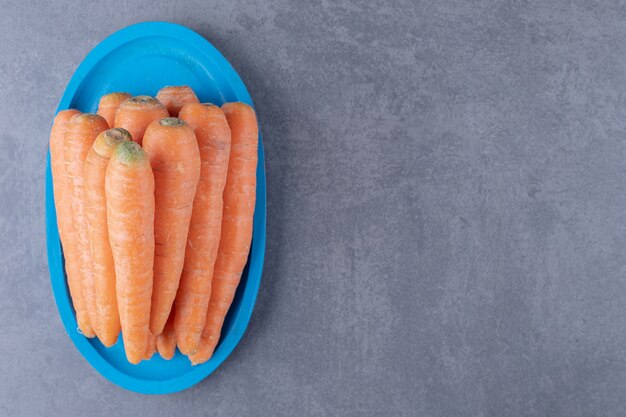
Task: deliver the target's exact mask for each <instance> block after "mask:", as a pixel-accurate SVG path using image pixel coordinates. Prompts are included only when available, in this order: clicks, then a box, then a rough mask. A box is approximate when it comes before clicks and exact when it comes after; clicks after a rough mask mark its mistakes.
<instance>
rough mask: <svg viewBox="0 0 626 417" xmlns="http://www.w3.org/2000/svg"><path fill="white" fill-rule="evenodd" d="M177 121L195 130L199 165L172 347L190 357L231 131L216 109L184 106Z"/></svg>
mask: <svg viewBox="0 0 626 417" xmlns="http://www.w3.org/2000/svg"><path fill="white" fill-rule="evenodd" d="M180 118H181V119H183V120H185V121H186V122H187V123H189V125H190V126H191V127H193V128H194V131H195V133H196V138H197V140H198V146H199V148H200V160H201V161H202V168H201V170H200V180H199V181H198V188H197V191H196V197H195V198H194V200H193V211H192V214H191V224H190V226H189V236H188V238H187V248H186V250H185V264H184V267H183V273H182V275H181V278H180V285H179V288H178V293H177V294H176V301H175V303H176V311H177V313H176V321H175V322H174V328H175V329H176V342H177V343H178V348H179V349H180V351H181V352H182V353H183V354H185V355H189V354H193V353H195V352H196V351H197V349H198V345H199V343H200V338H201V336H202V330H203V329H204V323H205V321H206V311H207V307H208V305H209V297H210V294H211V278H212V276H213V265H214V264H215V257H216V256H217V248H218V245H219V240H220V230H221V226H222V194H223V192H224V184H225V183H226V174H227V172H228V157H229V154H230V128H229V127H228V121H227V120H226V117H225V116H224V112H223V111H222V109H221V108H219V107H218V106H213V105H205V104H200V103H192V104H186V105H185V106H184V107H183V109H182V110H181V112H180Z"/></svg>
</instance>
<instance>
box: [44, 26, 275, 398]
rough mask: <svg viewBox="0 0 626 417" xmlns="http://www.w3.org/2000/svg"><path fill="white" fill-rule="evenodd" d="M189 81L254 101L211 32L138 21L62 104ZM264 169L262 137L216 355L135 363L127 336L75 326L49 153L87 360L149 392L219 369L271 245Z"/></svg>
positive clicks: (93, 104)
mask: <svg viewBox="0 0 626 417" xmlns="http://www.w3.org/2000/svg"><path fill="white" fill-rule="evenodd" d="M183 84H185V85H189V86H191V87H192V88H193V89H194V91H195V92H196V94H197V95H198V97H199V99H200V101H202V102H212V103H215V104H218V105H221V104H222V103H224V102H228V101H243V102H246V103H248V104H252V100H251V98H250V94H249V93H248V90H247V89H246V87H245V85H244V84H243V82H242V81H241V79H240V78H239V75H238V74H237V72H236V71H235V70H234V69H233V67H232V66H231V65H230V64H229V63H228V61H227V60H226V59H225V58H224V57H223V56H222V55H221V54H220V53H219V52H218V51H217V49H215V48H214V47H213V46H212V45H211V44H210V43H209V42H208V41H207V40H206V39H204V38H203V37H201V36H200V35H198V34H197V33H195V32H193V31H192V30H189V29H187V28H185V27H183V26H179V25H175V24H171V23H161V22H159V23H157V22H150V23H140V24H137V25H133V26H129V27H127V28H125V29H122V30H120V31H118V32H116V33H114V34H113V35H111V36H109V37H108V38H106V39H105V40H104V41H102V42H101V43H100V44H99V45H97V46H96V47H95V48H94V49H93V50H92V51H91V52H90V53H89V55H87V57H86V58H85V60H84V61H83V62H82V63H81V64H80V66H79V67H78V69H77V70H76V72H75V73H74V76H73V77H72V79H71V80H70V82H69V85H68V86H67V88H66V89H65V93H64V94H63V98H62V99H61V103H60V104H59V108H58V109H57V111H60V110H63V109H68V108H75V109H78V110H81V111H83V112H95V111H96V108H97V105H98V100H99V98H100V96H102V95H103V94H106V93H110V92H113V91H127V92H129V93H131V94H133V95H139V94H148V95H152V96H154V95H156V93H157V91H158V90H159V89H160V88H161V87H162V86H164V85H183ZM265 211H266V210H265V168H264V159H263V144H262V142H261V138H260V137H259V165H258V170H257V200H256V207H255V212H254V232H253V239H252V248H251V251H250V258H249V260H248V265H247V266H246V270H245V271H244V273H243V276H242V279H241V284H240V285H239V289H238V290H237V294H236V296H235V300H234V302H233V305H232V306H231V308H230V311H229V313H228V316H227V317H226V321H225V324H224V328H223V331H222V339H221V341H220V343H219V345H218V347H217V349H216V351H215V354H214V355H213V358H212V359H211V360H210V361H208V362H206V363H204V364H202V365H197V366H191V364H190V362H189V360H188V359H187V358H186V357H185V356H183V355H181V354H180V352H178V351H177V352H176V356H175V357H174V358H173V359H172V360H171V361H166V360H163V359H162V358H161V357H160V356H159V355H158V354H155V355H154V357H153V358H152V359H151V360H150V361H143V362H141V363H140V364H139V365H131V364H130V363H128V362H127V361H126V357H125V355H124V348H123V346H122V341H121V338H120V341H119V342H118V343H117V344H116V345H115V346H113V347H111V348H105V347H104V346H103V345H102V344H101V343H100V342H99V341H97V340H94V339H87V338H85V337H83V336H82V335H81V334H80V333H78V331H77V325H76V317H75V315H74V309H73V307H72V304H71V299H70V297H69V292H68V288H67V285H66V280H65V274H64V270H63V254H62V250H61V245H60V241H59V233H58V230H57V222H56V212H55V208H54V194H53V190H52V175H51V172H50V154H49V153H48V157H47V166H46V235H47V245H48V264H49V268H50V278H51V281H52V290H53V292H54V297H55V299H56V303H57V306H58V308H59V314H60V315H61V320H62V321H63V325H64V326H65V330H66V331H67V333H68V334H69V336H70V338H71V339H72V341H73V342H74V344H75V345H76V347H77V348H78V350H79V351H80V353H81V354H82V355H83V356H84V357H85V359H87V361H88V362H89V363H90V364H91V365H92V366H93V367H94V368H95V369H96V370H97V371H98V372H100V374H102V375H103V376H104V377H105V378H107V379H108V380H109V381H111V382H113V383H114V384H117V385H119V386H121V387H123V388H126V389H128V390H131V391H135V392H140V393H144V394H166V393H170V392H176V391H181V390H183V389H185V388H189V387H191V386H192V385H194V384H196V383H197V382H199V381H201V380H202V379H204V378H205V377H206V376H207V375H209V374H210V373H211V372H213V371H214V370H215V369H216V368H217V367H218V366H219V365H220V364H221V363H222V362H223V361H224V360H225V359H226V358H227V357H228V355H229V354H230V353H231V352H232V351H233V349H234V348H235V346H236V345H237V343H239V340H240V339H241V337H242V336H243V333H244V331H245V329H246V327H247V325H248V321H249V320H250V315H251V314H252V309H253V307H254V303H255V300H256V296H257V292H258V290H259V285H260V282H261V273H262V269H263V256H264V252H265V214H266V213H265Z"/></svg>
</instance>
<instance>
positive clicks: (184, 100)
mask: <svg viewBox="0 0 626 417" xmlns="http://www.w3.org/2000/svg"><path fill="white" fill-rule="evenodd" d="M156 98H157V100H159V101H160V102H161V103H163V105H164V106H165V107H166V108H167V111H168V112H169V114H170V116H172V117H178V114H179V113H180V110H181V109H182V108H183V106H184V105H185V104H189V103H199V102H200V101H199V100H198V97H197V96H196V93H194V92H193V90H192V89H191V88H190V87H189V86H186V85H180V86H166V87H163V88H161V89H160V90H159V92H158V93H157V96H156Z"/></svg>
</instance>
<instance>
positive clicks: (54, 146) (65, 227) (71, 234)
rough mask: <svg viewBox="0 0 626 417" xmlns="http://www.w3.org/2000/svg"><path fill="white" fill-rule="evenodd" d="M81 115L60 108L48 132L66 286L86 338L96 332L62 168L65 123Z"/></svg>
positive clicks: (69, 197)
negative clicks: (87, 304)
mask: <svg viewBox="0 0 626 417" xmlns="http://www.w3.org/2000/svg"><path fill="white" fill-rule="evenodd" d="M78 114H80V112H79V111H78V110H73V109H72V110H62V111H60V112H59V113H58V114H57V116H56V117H55V119H54V124H53V126H52V131H51V132H50V167H51V169H52V179H53V190H54V205H55V207H56V212H57V225H58V228H59V236H60V238H61V243H62V245H63V255H64V260H65V271H66V274H67V285H68V287H69V289H70V296H71V298H72V304H73V306H74V311H76V321H77V323H78V329H79V331H80V332H81V333H82V334H83V335H84V336H86V337H94V336H95V333H94V331H93V328H92V327H91V323H90V322H89V317H88V316H87V310H86V307H85V301H84V299H83V293H82V288H81V279H80V266H79V255H78V251H77V248H76V231H75V228H74V219H73V214H72V197H71V196H72V194H71V190H70V189H69V184H68V179H67V175H66V171H65V159H64V152H63V150H64V142H65V134H66V132H67V124H68V123H69V121H70V119H71V118H72V117H74V116H76V115H78Z"/></svg>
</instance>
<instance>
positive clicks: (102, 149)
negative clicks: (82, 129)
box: [85, 128, 130, 347]
mask: <svg viewBox="0 0 626 417" xmlns="http://www.w3.org/2000/svg"><path fill="white" fill-rule="evenodd" d="M125 140H130V133H128V132H127V131H126V130H124V129H122V128H115V129H109V130H106V131H104V132H102V133H100V134H99V135H98V137H97V138H96V141H95V142H94V143H93V146H92V147H91V149H89V152H88V153H87V159H86V160H85V196H86V216H87V230H88V231H89V244H90V249H91V257H92V260H93V275H94V281H95V295H96V297H95V298H96V313H97V316H98V331H97V333H98V337H99V338H100V340H101V341H102V343H103V344H104V345H105V346H107V347H108V346H113V345H114V344H115V342H117V336H118V334H119V333H120V316H119V313H118V311H117V298H116V293H115V267H114V265H113V255H112V254H111V245H110V244H109V232H108V230H107V208H106V198H105V191H104V179H105V174H106V169H107V165H108V163H109V159H110V158H111V155H112V154H113V151H114V150H115V148H116V147H117V145H119V144H120V143H121V142H123V141H125Z"/></svg>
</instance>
